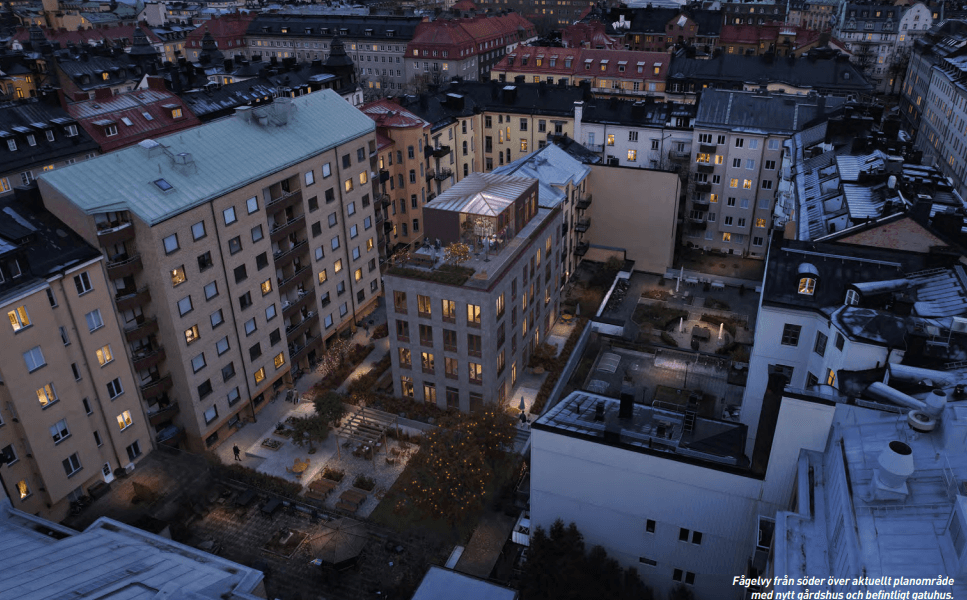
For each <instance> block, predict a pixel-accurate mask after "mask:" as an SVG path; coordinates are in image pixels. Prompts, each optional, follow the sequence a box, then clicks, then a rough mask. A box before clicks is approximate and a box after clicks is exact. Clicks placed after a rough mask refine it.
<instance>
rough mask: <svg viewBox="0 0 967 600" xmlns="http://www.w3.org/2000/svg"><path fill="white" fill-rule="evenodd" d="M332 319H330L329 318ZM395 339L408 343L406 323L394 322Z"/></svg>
mask: <svg viewBox="0 0 967 600" xmlns="http://www.w3.org/2000/svg"><path fill="white" fill-rule="evenodd" d="M329 319H332V317H329ZM396 339H397V340H398V341H401V342H408V341H410V324H409V323H408V322H406V321H399V320H398V321H396Z"/></svg>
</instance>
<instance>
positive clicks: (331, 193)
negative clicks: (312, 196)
mask: <svg viewBox="0 0 967 600" xmlns="http://www.w3.org/2000/svg"><path fill="white" fill-rule="evenodd" d="M335 201H336V191H335V189H334V188H329V189H328V190H326V204H329V203H330V202H335Z"/></svg>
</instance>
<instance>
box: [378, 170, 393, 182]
mask: <svg viewBox="0 0 967 600" xmlns="http://www.w3.org/2000/svg"><path fill="white" fill-rule="evenodd" d="M390 177H391V175H390V173H389V171H387V170H386V169H380V170H379V181H378V182H377V183H386V182H387V181H389V178H390Z"/></svg>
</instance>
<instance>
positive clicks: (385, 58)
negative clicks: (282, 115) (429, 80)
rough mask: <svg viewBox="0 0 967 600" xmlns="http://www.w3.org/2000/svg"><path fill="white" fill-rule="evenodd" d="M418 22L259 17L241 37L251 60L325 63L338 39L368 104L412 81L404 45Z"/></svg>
mask: <svg viewBox="0 0 967 600" xmlns="http://www.w3.org/2000/svg"><path fill="white" fill-rule="evenodd" d="M421 21H422V18H421V17H385V16H357V15H282V14H268V13H266V14H261V15H259V16H258V17H256V18H255V20H253V21H252V23H251V24H250V25H249V27H248V32H247V33H246V34H245V44H246V47H247V55H248V57H249V58H251V57H253V56H256V55H259V56H263V57H266V58H269V57H276V58H277V59H280V60H281V59H283V58H295V59H296V60H299V61H302V60H325V58H326V57H327V56H328V55H329V50H330V45H331V44H332V42H333V40H334V39H336V38H339V39H340V40H342V42H343V44H344V45H345V47H346V52H347V53H348V54H349V57H350V58H352V60H353V63H355V65H356V69H357V80H358V81H359V83H360V85H362V86H363V89H364V92H365V94H366V98H367V99H373V98H378V97H382V96H386V95H399V94H400V93H402V92H403V90H405V89H408V88H407V84H408V83H410V82H411V79H412V78H411V76H410V75H409V74H408V73H407V72H406V71H405V70H404V68H403V67H404V65H403V58H404V56H405V52H406V44H407V43H408V42H409V41H410V40H411V39H413V35H414V33H415V31H416V26H417V25H418V24H419V23H420V22H421Z"/></svg>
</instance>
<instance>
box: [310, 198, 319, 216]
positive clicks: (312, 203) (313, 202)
mask: <svg viewBox="0 0 967 600" xmlns="http://www.w3.org/2000/svg"><path fill="white" fill-rule="evenodd" d="M318 208H319V198H317V197H315V196H313V197H312V198H309V212H312V211H314V210H316V209H318Z"/></svg>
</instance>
